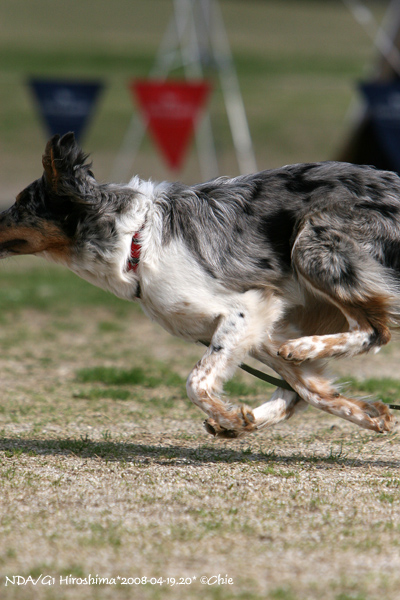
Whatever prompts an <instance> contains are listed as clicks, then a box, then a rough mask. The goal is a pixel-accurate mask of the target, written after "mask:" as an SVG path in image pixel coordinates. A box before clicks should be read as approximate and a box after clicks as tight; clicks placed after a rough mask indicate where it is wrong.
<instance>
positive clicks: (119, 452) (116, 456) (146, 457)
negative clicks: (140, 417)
mask: <svg viewBox="0 0 400 600" xmlns="http://www.w3.org/2000/svg"><path fill="white" fill-rule="evenodd" d="M0 452H4V453H5V454H6V456H7V457H9V458H11V457H18V456H19V455H22V454H28V455H30V456H33V457H34V456H46V455H53V456H76V457H81V458H101V459H103V460H104V461H106V462H125V463H136V464H138V465H146V464H151V463H153V464H160V465H178V464H182V465H190V466H194V467H196V466H202V465H204V464H207V463H209V464H212V463H226V464H230V463H247V464H254V465H256V464H260V465H262V464H270V465H271V464H278V465H282V466H283V465H297V466H302V465H304V466H305V465H309V466H311V465H315V466H317V467H318V468H326V469H329V468H331V467H333V466H341V467H366V466H374V467H379V466H381V467H382V468H388V467H390V468H399V467H400V460H379V459H376V460H374V459H365V460H362V459H353V458H348V457H346V455H345V454H343V453H342V449H341V447H339V448H338V447H335V448H332V447H331V448H330V451H329V453H328V454H327V455H325V456H324V455H315V454H313V455H312V456H306V455H303V454H289V455H282V454H280V455H278V454H276V453H275V452H274V451H273V450H271V451H269V452H263V451H258V452H254V451H253V450H252V449H251V448H247V449H243V450H237V449H230V448H227V447H214V448H213V447H212V446H209V445H201V446H197V447H195V448H188V447H186V446H162V445H160V446H158V445H146V444H134V443H130V442H113V441H97V440H90V439H89V438H88V437H81V438H80V439H74V438H66V439H53V440H40V439H25V440H23V439H19V438H15V439H13V438H3V439H1V440H0Z"/></svg>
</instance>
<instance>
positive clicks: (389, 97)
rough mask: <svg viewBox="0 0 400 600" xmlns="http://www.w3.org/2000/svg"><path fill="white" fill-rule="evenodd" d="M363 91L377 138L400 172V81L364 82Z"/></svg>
mask: <svg viewBox="0 0 400 600" xmlns="http://www.w3.org/2000/svg"><path fill="white" fill-rule="evenodd" d="M361 91H362V93H363V95H364V97H365V99H366V101H367V103H368V112H369V115H370V117H371V122H372V126H373V128H374V131H375V134H376V136H377V140H378V142H379V144H380V146H381V148H382V149H383V151H384V152H385V153H386V154H387V156H388V158H389V160H390V162H391V163H392V164H393V167H394V169H395V170H396V171H398V172H400V81H394V82H391V83H364V84H362V85H361Z"/></svg>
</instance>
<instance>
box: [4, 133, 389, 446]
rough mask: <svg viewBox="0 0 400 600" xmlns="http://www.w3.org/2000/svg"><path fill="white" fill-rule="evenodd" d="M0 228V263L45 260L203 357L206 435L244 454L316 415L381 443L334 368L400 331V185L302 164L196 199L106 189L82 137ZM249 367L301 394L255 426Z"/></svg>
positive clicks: (267, 407)
mask: <svg viewBox="0 0 400 600" xmlns="http://www.w3.org/2000/svg"><path fill="white" fill-rule="evenodd" d="M43 167H44V173H43V176H42V177H41V178H40V179H38V180H37V181H34V182H33V183H32V184H31V185H29V186H28V187H27V188H26V189H24V190H23V191H22V192H21V193H20V194H19V195H18V197H17V199H16V202H15V204H14V205H13V206H12V207H11V208H9V209H8V210H6V211H5V212H3V213H2V214H1V215H0V258H6V257H9V256H14V255H19V254H34V255H37V256H43V257H44V258H46V259H50V260H52V261H56V262H58V263H62V264H64V265H65V266H67V267H68V268H69V269H71V270H72V271H74V272H75V273H76V274H77V275H79V276H80V277H83V278H84V279H86V280H88V281H90V282H91V283H93V284H94V285H97V286H100V287H102V288H105V289H107V290H110V291H111V292H113V293H114V294H116V295H117V296H119V297H121V298H124V299H127V300H136V301H138V302H139V303H140V304H141V305H142V307H143V309H144V311H145V313H146V314H147V315H148V316H149V317H150V318H151V319H154V320H155V321H157V322H158V323H160V324H161V325H162V326H163V327H164V328H165V329H166V330H167V331H169V332H170V333H171V334H173V335H177V336H179V337H182V338H184V339H186V340H190V341H192V342H199V341H203V342H205V343H207V345H208V348H207V350H206V351H205V354H204V356H203V357H202V359H201V360H200V361H199V362H198V363H197V365H196V366H195V367H194V368H193V370H192V371H191V373H190V375H189V378H188V380H187V392H188V396H189V398H190V399H191V400H192V401H193V402H194V403H195V404H196V405H197V406H198V407H199V408H200V409H201V410H203V411H204V412H205V413H206V414H207V415H208V419H207V420H206V421H205V428H206V430H207V431H208V432H209V433H211V434H213V435H215V436H218V437H225V438H234V437H238V436H240V435H242V434H245V433H250V432H252V431H255V430H258V429H261V428H262V427H265V426H267V425H272V424H275V423H278V422H280V421H283V420H285V419H288V418H289V417H290V416H292V415H293V414H294V413H296V412H298V411H300V410H301V409H303V408H305V407H306V406H307V405H310V404H311V405H312V406H315V407H316V408H319V409H321V410H324V411H326V412H328V413H331V414H333V415H336V416H338V417H342V418H344V419H347V420H349V421H351V422H353V423H356V424H357V425H359V426H361V427H364V428H366V429H371V430H373V431H376V432H387V431H390V430H391V429H392V428H393V426H394V423H395V420H394V417H393V415H392V414H391V413H390V411H389V409H388V407H387V406H386V405H385V404H383V403H382V402H380V401H371V402H367V401H365V400H361V399H351V398H347V397H345V396H344V395H342V393H340V391H339V390H338V389H337V388H336V387H335V386H334V384H333V383H332V381H331V380H330V379H329V378H327V377H326V376H325V375H324V368H325V363H326V360H327V359H330V358H335V357H350V356H354V355H356V354H360V353H365V352H369V351H371V350H372V351H377V350H379V348H380V347H381V346H382V345H384V344H387V343H388V342H389V340H390V337H391V333H390V330H391V328H394V327H398V326H399V324H400V179H399V177H397V175H395V174H394V173H391V172H384V171H378V170H375V169H373V168H370V167H364V166H355V165H350V164H345V163H335V162H325V163H315V164H298V165H292V166H286V167H282V168H280V169H275V170H268V171H263V172H261V173H256V174H254V175H245V176H241V177H237V178H235V179H228V178H219V179H216V180H214V181H209V182H207V183H203V184H200V185H195V186H192V187H189V186H186V185H183V184H180V183H160V184H156V183H152V182H150V181H143V180H140V179H139V178H138V177H134V178H133V179H132V180H131V181H130V183H129V184H128V185H117V184H102V183H98V182H97V181H96V179H95V178H94V176H93V173H92V171H91V165H90V164H88V163H87V155H85V154H84V153H83V152H82V150H81V149H80V148H79V147H78V145H77V144H76V142H75V139H74V136H73V134H66V135H64V136H63V137H61V138H60V137H59V136H55V137H53V138H52V139H51V140H50V141H49V142H48V143H47V146H46V150H45V153H44V155H43ZM246 356H251V357H253V358H255V359H257V360H259V361H261V362H262V363H265V364H266V365H268V366H269V367H271V368H272V369H273V370H275V371H276V372H277V373H279V374H280V375H281V377H282V378H283V379H284V380H285V381H286V382H287V383H288V384H289V385H290V386H291V388H292V390H287V389H283V388H278V389H277V390H276V391H275V393H274V394H273V396H272V398H271V399H270V400H269V401H268V402H266V403H264V404H263V405H262V406H259V407H258V408H256V409H254V410H252V409H251V408H249V407H247V406H233V405H232V404H230V403H229V401H228V399H227V398H226V397H225V396H224V395H223V385H224V383H225V382H226V381H227V380H228V379H229V378H230V377H232V375H233V374H234V372H235V370H236V369H237V367H238V366H239V365H240V364H241V363H242V361H244V360H245V358H246Z"/></svg>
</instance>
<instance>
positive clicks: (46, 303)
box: [0, 257, 138, 329]
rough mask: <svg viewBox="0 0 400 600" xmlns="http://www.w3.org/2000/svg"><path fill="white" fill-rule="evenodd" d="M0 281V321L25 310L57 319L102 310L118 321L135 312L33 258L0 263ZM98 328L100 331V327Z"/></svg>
mask: <svg viewBox="0 0 400 600" xmlns="http://www.w3.org/2000/svg"><path fill="white" fill-rule="evenodd" d="M21 269H23V271H21ZM0 278H1V287H0V319H1V318H3V319H4V318H5V316H6V315H7V314H10V313H11V314H12V313H16V312H19V311H21V310H29V309H32V310H37V311H40V312H47V311H51V312H52V313H54V314H60V315H61V314H68V313H70V312H71V311H74V310H76V309H82V308H84V307H100V306H104V307H107V308H109V309H110V310H112V311H113V312H114V313H115V314H117V315H118V316H120V317H123V316H124V315H126V314H128V313H129V312H131V311H135V310H138V308H137V305H135V304H134V303H132V302H126V301H124V300H120V299H119V298H117V297H116V296H114V295H113V294H111V293H109V292H105V291H103V290H101V289H100V288H97V287H95V286H93V285H91V284H89V283H86V282H85V281H83V280H82V279H80V278H79V277H77V276H76V275H74V274H73V273H71V272H70V271H68V270H67V269H65V268H64V267H57V266H53V265H50V264H47V263H44V262H43V261H42V260H40V259H37V258H27V257H24V258H20V259H12V260H7V261H5V262H3V263H1V264H0ZM99 327H100V329H102V328H103V327H104V325H102V324H100V325H99ZM105 327H107V326H105ZM111 327H113V325H111ZM114 327H117V325H114Z"/></svg>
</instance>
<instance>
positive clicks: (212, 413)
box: [186, 311, 257, 438]
mask: <svg viewBox="0 0 400 600" xmlns="http://www.w3.org/2000/svg"><path fill="white" fill-rule="evenodd" d="M247 334H248V327H247V323H246V317H245V315H244V313H242V312H239V311H238V312H237V313H235V314H232V315H228V316H226V317H223V318H221V320H220V323H219V326H218V327H217V329H216V331H215V333H214V335H213V337H212V340H211V344H210V346H209V347H208V349H207V351H206V353H205V354H204V356H203V357H202V358H201V360H200V361H199V362H198V363H197V365H196V366H195V367H194V369H193V370H192V371H191V373H190V375H189V377H188V380H187V384H186V389H187V393H188V396H189V398H190V399H191V400H192V402H194V404H196V406H198V407H199V408H200V409H201V410H203V411H204V412H205V413H206V414H207V415H208V416H209V419H207V420H206V421H205V423H204V425H205V428H206V430H207V431H208V433H211V434H213V435H215V436H218V437H225V438H235V437H239V436H240V435H242V434H244V433H248V432H251V431H254V430H255V429H257V425H256V422H255V417H254V414H253V411H252V410H251V408H249V407H247V406H233V405H232V404H230V402H229V401H228V400H227V399H225V398H224V399H223V398H222V397H221V396H222V392H223V384H224V383H225V382H226V381H227V380H228V379H230V378H231V377H232V375H233V373H234V372H235V370H236V368H237V367H238V365H239V364H240V363H241V362H242V359H243V358H244V356H245V355H246V354H247V351H248V344H249V342H250V343H251V341H250V340H249V336H248V335H247Z"/></svg>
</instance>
